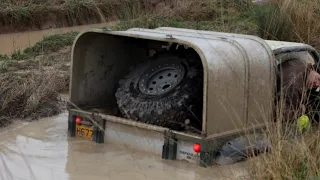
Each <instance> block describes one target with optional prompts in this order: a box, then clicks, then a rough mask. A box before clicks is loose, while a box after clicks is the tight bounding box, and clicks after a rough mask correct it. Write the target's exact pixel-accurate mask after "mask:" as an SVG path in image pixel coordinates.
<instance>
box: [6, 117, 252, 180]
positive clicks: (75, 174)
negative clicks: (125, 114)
mask: <svg viewBox="0 0 320 180" xmlns="http://www.w3.org/2000/svg"><path fill="white" fill-rule="evenodd" d="M245 163H246V162H242V163H237V164H233V165H231V166H213V167H210V168H201V167H198V166H196V165H193V164H188V163H184V162H179V161H164V160H162V159H161V157H158V156H154V155H152V154H148V153H145V152H141V151H137V150H134V149H128V148H126V145H125V144H108V143H105V144H95V143H92V142H90V141H87V140H83V139H73V138H72V139H71V138H68V137H67V113H63V114H60V115H58V116H55V117H52V118H45V119H41V120H39V121H37V122H22V121H15V123H14V124H12V125H10V126H9V127H8V128H6V129H1V130H0V164H1V165H0V179H1V180H2V179H3V180H11V179H59V180H72V179H77V180H81V179H83V180H87V179H96V180H98V179H101V180H102V179H103V180H108V179H110V180H111V179H112V180H114V179H117V180H122V179H123V180H126V179H129V178H130V179H132V180H135V179H136V180H147V179H148V180H149V179H154V180H157V179H159V180H163V179H167V180H171V179H172V180H179V179H183V180H196V179H197V180H209V179H210V180H212V179H239V178H241V177H242V178H244V177H246V176H247V171H246V169H245V167H246V164H245ZM17 172H19V173H17Z"/></svg>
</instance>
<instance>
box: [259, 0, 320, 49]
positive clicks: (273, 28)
mask: <svg viewBox="0 0 320 180" xmlns="http://www.w3.org/2000/svg"><path fill="white" fill-rule="evenodd" d="M257 12H258V15H259V16H260V19H259V21H258V24H259V27H260V36H261V37H262V38H265V39H276V40H285V41H296V42H304V43H307V44H311V45H313V46H319V43H320V1H318V0H305V1H300V0H270V1H269V2H268V3H266V4H265V5H264V6H261V8H259V10H258V11H257Z"/></svg>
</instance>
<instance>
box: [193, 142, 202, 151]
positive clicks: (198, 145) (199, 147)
mask: <svg viewBox="0 0 320 180" xmlns="http://www.w3.org/2000/svg"><path fill="white" fill-rule="evenodd" d="M193 150H194V152H196V153H199V152H200V150H201V145H200V144H199V143H196V144H194V145H193Z"/></svg>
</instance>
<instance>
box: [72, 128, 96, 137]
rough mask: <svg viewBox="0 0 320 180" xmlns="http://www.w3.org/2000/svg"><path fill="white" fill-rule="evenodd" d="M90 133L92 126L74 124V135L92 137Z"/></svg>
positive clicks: (91, 132)
mask: <svg viewBox="0 0 320 180" xmlns="http://www.w3.org/2000/svg"><path fill="white" fill-rule="evenodd" d="M92 134H93V131H92V128H89V127H86V126H81V125H77V126H76V136H78V137H84V138H88V139H92Z"/></svg>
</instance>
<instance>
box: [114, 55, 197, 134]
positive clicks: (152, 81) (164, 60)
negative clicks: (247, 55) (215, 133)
mask: <svg viewBox="0 0 320 180" xmlns="http://www.w3.org/2000/svg"><path fill="white" fill-rule="evenodd" d="M202 79H203V78H202V70H201V69H200V68H199V67H196V66H190V64H189V63H188V61H187V60H186V59H183V58H179V57H177V56H175V55H172V54H165V55H161V56H159V57H158V58H156V59H153V60H149V61H147V62H143V63H141V64H140V65H138V66H137V67H136V68H133V71H131V72H130V73H129V74H128V75H127V76H126V77H125V78H124V79H122V80H120V81H119V87H118V89H117V92H116V94H115V96H116V99H117V104H118V107H119V109H120V111H121V112H122V114H123V116H125V117H126V118H130V119H133V120H137V121H140V122H144V123H148V124H153V125H159V126H163V127H169V128H171V129H176V130H181V128H182V127H184V126H185V125H186V124H188V125H189V126H190V125H192V126H193V127H195V128H197V129H200V128H201V113H202V97H201V96H202V89H203V87H202Z"/></svg>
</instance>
